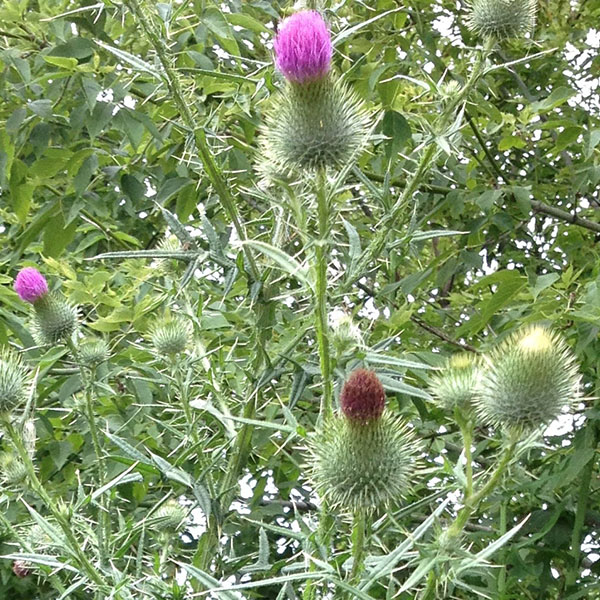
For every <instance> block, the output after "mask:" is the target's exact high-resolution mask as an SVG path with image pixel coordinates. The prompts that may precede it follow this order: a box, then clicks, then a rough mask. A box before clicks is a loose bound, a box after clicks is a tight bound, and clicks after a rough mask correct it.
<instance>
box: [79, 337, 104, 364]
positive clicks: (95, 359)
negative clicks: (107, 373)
mask: <svg viewBox="0 0 600 600" xmlns="http://www.w3.org/2000/svg"><path fill="white" fill-rule="evenodd" d="M78 355H79V360H80V361H81V364H83V365H85V366H86V367H90V368H93V367H97V366H98V365H100V364H102V363H103V362H106V361H107V360H108V358H109V356H110V348H109V347H108V343H107V342H106V341H105V340H103V339H102V338H94V337H90V338H86V339H84V340H82V341H81V343H80V344H79V347H78Z"/></svg>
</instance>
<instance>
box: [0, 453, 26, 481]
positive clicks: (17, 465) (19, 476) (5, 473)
mask: <svg viewBox="0 0 600 600" xmlns="http://www.w3.org/2000/svg"><path fill="white" fill-rule="evenodd" d="M0 475H1V476H2V483H4V484H5V485H8V486H10V485H17V484H19V483H22V482H23V481H24V480H25V478H26V477H27V470H26V468H25V464H24V463H23V461H22V460H21V459H20V458H19V457H18V456H17V455H16V454H14V453H13V452H2V453H1V454H0Z"/></svg>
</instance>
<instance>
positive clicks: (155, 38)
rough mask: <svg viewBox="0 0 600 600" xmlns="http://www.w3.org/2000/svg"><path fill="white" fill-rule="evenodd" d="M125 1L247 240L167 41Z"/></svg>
mask: <svg viewBox="0 0 600 600" xmlns="http://www.w3.org/2000/svg"><path fill="white" fill-rule="evenodd" d="M125 5H126V6H127V7H128V8H129V10H130V11H131V12H132V13H133V14H134V15H135V17H136V18H137V20H138V21H139V23H140V25H141V27H142V29H143V31H144V33H145V34H146V35H147V36H148V39H149V40H150V43H151V44H152V46H153V47H154V50H155V51H156V54H157V55H158V59H159V60H160V62H161V64H162V66H163V69H164V71H165V76H166V80H167V86H168V88H169V91H170V93H171V95H172V97H173V100H174V101H175V104H176V105H177V108H178V110H179V112H180V114H181V117H182V119H183V121H184V123H185V125H186V127H187V128H188V129H189V130H190V132H193V133H194V142H195V146H196V150H197V152H198V157H199V158H200V161H201V162H202V165H203V166H204V169H205V171H206V174H207V175H208V178H209V179H210V181H211V183H212V184H213V186H214V188H215V190H216V192H217V196H218V197H219V200H220V201H221V204H222V205H223V208H224V209H225V211H226V212H227V214H228V216H229V218H230V219H231V222H232V223H233V226H234V228H235V230H236V233H237V235H238V237H239V239H240V240H241V241H242V242H244V241H246V240H247V239H248V238H247V236H246V231H245V229H244V226H243V224H242V221H241V220H240V217H239V215H238V211H237V205H236V203H235V199H234V197H233V195H232V194H231V191H230V189H229V187H228V185H227V183H226V181H225V180H224V179H223V177H222V175H221V172H220V170H219V168H218V167H217V165H216V163H215V161H214V159H213V156H212V154H211V152H210V150H209V148H208V144H207V141H206V135H205V134H204V130H203V129H202V128H199V127H197V124H196V120H195V118H194V115H193V113H192V111H191V109H190V103H189V102H188V101H186V99H185V97H184V94H183V91H182V89H181V83H180V81H179V75H178V74H177V72H176V71H175V70H174V69H173V67H172V66H171V60H170V56H169V55H170V50H169V48H168V47H167V45H166V44H165V42H164V40H163V39H162V38H161V37H160V36H159V35H158V34H157V33H156V31H155V30H154V27H153V26H152V24H151V22H150V20H149V19H148V17H147V15H146V11H144V10H142V7H141V3H140V2H139V0H125ZM243 252H244V254H245V256H246V260H247V262H248V268H249V271H250V276H251V278H252V280H253V281H259V279H260V277H259V271H258V267H257V266H256V262H255V260H254V257H253V255H252V252H251V251H250V248H249V247H248V246H247V245H244V246H243Z"/></svg>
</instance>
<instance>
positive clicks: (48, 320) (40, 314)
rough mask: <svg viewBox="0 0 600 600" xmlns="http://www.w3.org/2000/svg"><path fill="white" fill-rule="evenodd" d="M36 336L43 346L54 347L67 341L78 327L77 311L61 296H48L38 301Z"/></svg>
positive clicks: (35, 306) (35, 304)
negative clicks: (53, 345)
mask: <svg viewBox="0 0 600 600" xmlns="http://www.w3.org/2000/svg"><path fill="white" fill-rule="evenodd" d="M33 308H34V309H35V325H36V330H35V334H36V337H37V339H38V341H39V342H40V343H41V344H47V345H52V344H56V343H58V342H61V341H66V340H68V339H69V338H70V337H71V334H72V333H73V331H75V327H76V326H77V309H76V308H75V307H74V306H72V305H71V304H69V302H67V300H65V298H64V297H63V296H62V295H60V294H46V295H45V296H42V297H41V298H40V299H39V300H37V301H36V302H35V303H34V305H33Z"/></svg>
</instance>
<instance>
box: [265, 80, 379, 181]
mask: <svg viewBox="0 0 600 600" xmlns="http://www.w3.org/2000/svg"><path fill="white" fill-rule="evenodd" d="M368 132H369V117H368V114H367V112H366V110H365V108H364V106H363V104H362V102H361V101H360V100H359V99H358V96H356V94H355V93H353V92H351V91H349V90H348V88H347V87H346V85H345V84H344V83H342V82H341V81H340V80H339V79H336V78H332V77H326V78H323V79H317V80H313V81H308V82H306V83H295V82H289V83H288V84H287V85H286V88H285V90H284V91H283V92H281V93H280V94H278V95H277V97H276V98H275V100H274V103H273V107H272V109H271V110H270V111H269V112H268V113H267V116H266V127H265V132H264V138H263V145H264V147H263V153H262V154H263V158H264V162H265V172H269V171H270V172H276V171H280V173H281V174H285V173H289V172H295V171H300V172H302V171H305V170H309V171H314V170H317V169H321V168H324V167H333V168H338V167H341V166H343V165H344V164H346V163H347V162H348V161H349V160H350V159H351V158H352V157H353V156H355V155H356V154H358V153H359V152H360V150H361V149H362V148H363V147H364V146H365V144H366V142H367V138H368Z"/></svg>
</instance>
